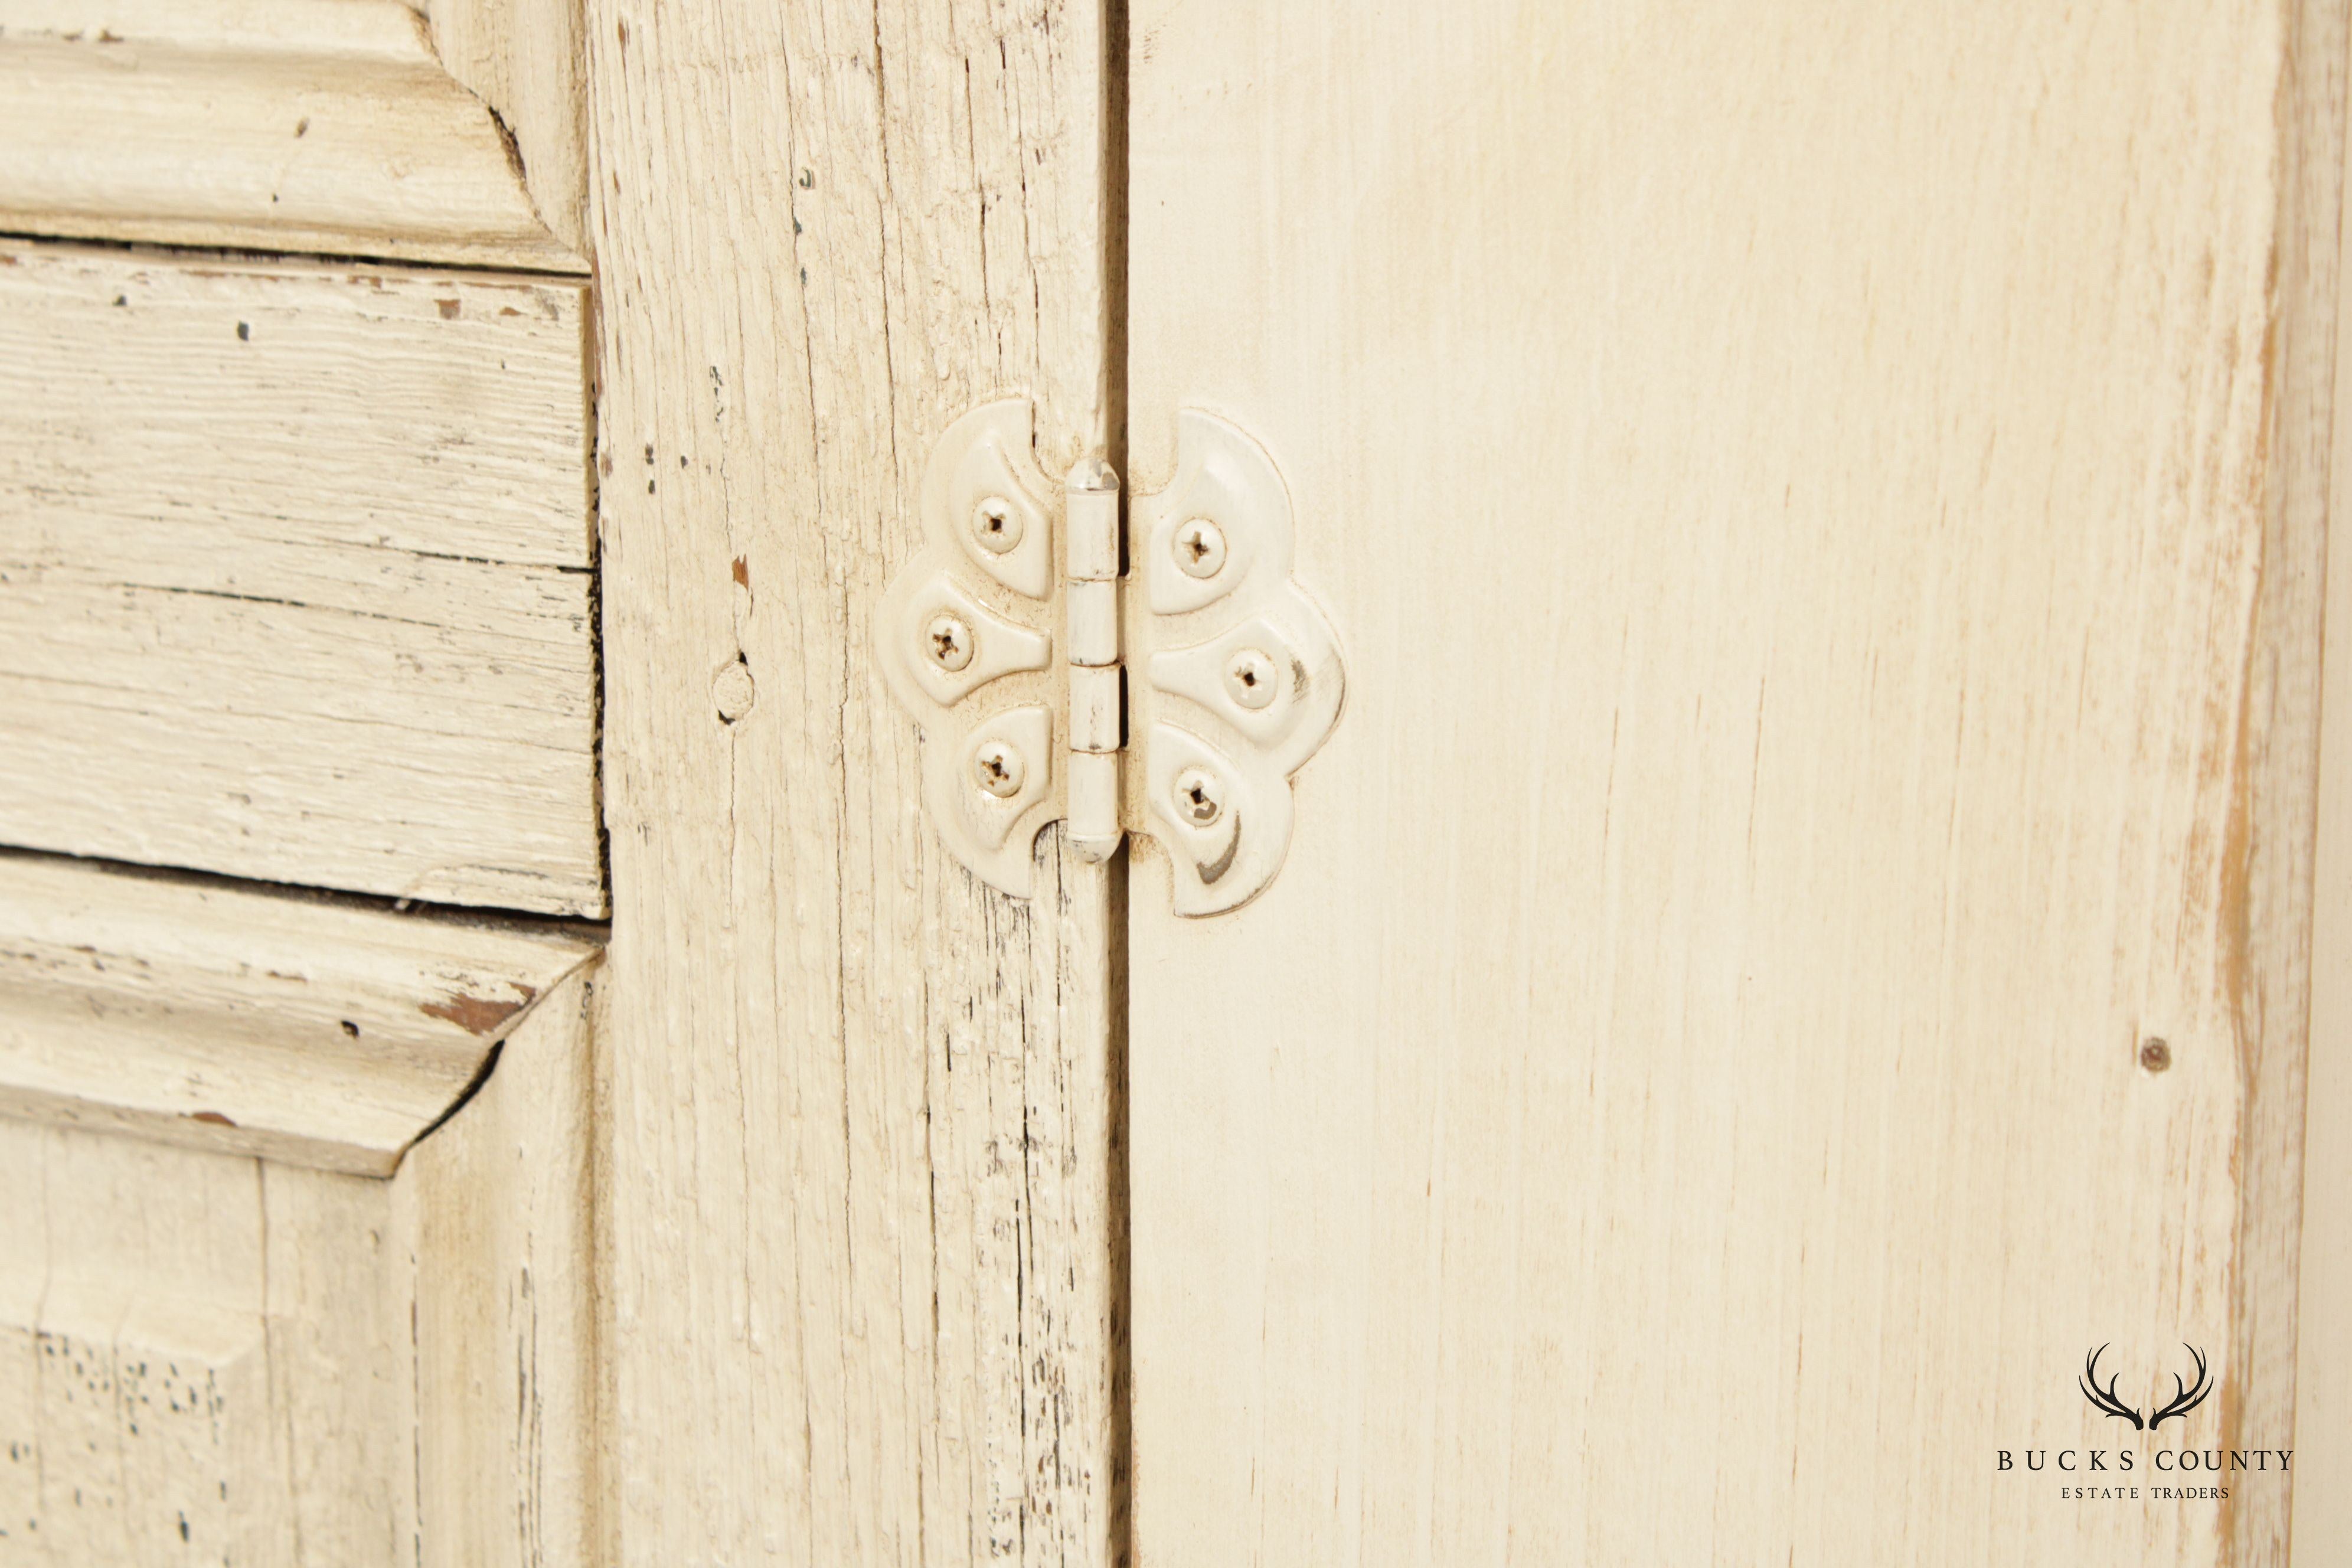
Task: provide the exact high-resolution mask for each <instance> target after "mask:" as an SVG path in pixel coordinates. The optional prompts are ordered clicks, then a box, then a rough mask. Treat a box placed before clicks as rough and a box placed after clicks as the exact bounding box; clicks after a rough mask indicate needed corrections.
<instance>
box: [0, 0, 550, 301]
mask: <svg viewBox="0 0 2352 1568" xmlns="http://www.w3.org/2000/svg"><path fill="white" fill-rule="evenodd" d="M423 9H424V8H423V7H419V6H413V5H407V4H404V3H403V0H276V3H273V4H269V5H261V4H257V3H256V0H0V227H5V228H6V229H9V230H13V231H16V232H23V233H35V234H49V235H58V236H63V237H109V238H118V239H143V240H160V241H166V242H170V243H173V244H179V245H205V246H243V247H254V248H260V249H271V250H313V251H326V252H330V253H333V254H337V255H360V256H379V257H394V258H415V259H421V260H434V261H456V262H466V263H469V264H474V265H481V266H509V267H528V268H538V269H542V270H555V271H584V270H585V269H586V268H585V265H584V263H583V260H582V256H581V248H580V234H579V218H580V210H581V202H582V199H583V191H582V189H581V178H582V170H583V160H582V149H581V140H580V136H581V122H582V116H583V105H582V101H581V96H580V86H579V58H580V40H579V36H578V12H577V7H576V5H573V4H572V3H571V0H440V3H438V4H436V5H433V6H432V7H431V8H430V9H431V14H430V16H429V17H428V16H425V15H424V14H422V12H423Z"/></svg>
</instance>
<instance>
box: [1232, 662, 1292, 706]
mask: <svg viewBox="0 0 2352 1568" xmlns="http://www.w3.org/2000/svg"><path fill="white" fill-rule="evenodd" d="M1277 679H1279V677H1278V675H1277V673H1276V669H1275V666H1274V660H1273V659H1271V658H1267V657H1266V656H1265V654H1264V653H1262V652H1260V651H1259V650H1258V649H1256V648H1254V647H1245V648H1243V649H1242V650H1241V651H1240V652H1238V653H1236V654H1234V657H1233V658H1229V659H1227V660H1225V695H1226V696H1228V697H1230V698H1232V699H1233V700H1234V701H1235V702H1236V703H1238V704H1240V705H1241V706H1242V707H1244V708H1248V709H1252V710H1255V709H1260V708H1268V707H1272V706H1273V704H1274V700H1275V698H1276V695H1278V690H1279V689H1278V688H1277V687H1276V680H1277Z"/></svg>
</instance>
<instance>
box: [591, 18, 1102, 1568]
mask: <svg viewBox="0 0 2352 1568" xmlns="http://www.w3.org/2000/svg"><path fill="white" fill-rule="evenodd" d="M589 16H590V26H589V32H588V36H589V55H590V62H591V77H592V84H593V90H592V92H591V94H590V100H591V103H592V105H593V106H594V110H595V113H596V116H597V119H596V121H595V123H594V128H593V135H592V142H593V146H594V150H595V154H594V155H595V160H596V163H595V169H594V173H593V178H592V179H591V181H590V187H591V191H592V193H593V196H592V200H593V209H592V210H593V216H594V223H593V227H594V231H595V245H596V252H597V265H598V276H599V279H600V288H601V293H600V298H599V304H598V313H597V314H598V321H599V324H600V329H601V331H602V333H603V340H602V341H603V352H602V353H601V355H600V356H599V358H600V363H601V365H602V367H603V370H602V376H601V380H600V388H601V392H602V396H603V403H602V406H601V422H602V426H603V451H604V454H605V458H606V460H607V461H609V463H610V465H611V466H610V468H608V469H607V470H606V474H605V478H604V485H603V488H602V490H601V492H600V495H601V504H602V518H603V525H604V628H605V649H606V656H607V657H606V669H607V671H608V682H607V688H606V693H607V695H606V715H607V728H606V742H605V753H604V755H605V776H606V781H607V795H608V801H609V807H610V814H611V825H612V838H613V858H614V889H615V895H616V902H615V906H614V925H613V946H612V952H611V954H610V957H609V960H608V963H607V967H606V969H605V971H604V973H605V974H606V975H607V976H608V977H609V980H608V982H606V983H605V984H609V995H610V1012H609V1015H608V1023H609V1032H608V1034H607V1036H606V1038H607V1042H608V1043H607V1046H606V1047H605V1049H604V1059H605V1060H606V1061H607V1062H608V1064H609V1072H610V1090H609V1093H608V1095H607V1096H606V1097H605V1100H604V1103H605V1104H607V1105H608V1106H609V1108H610V1116H611V1119H612V1121H611V1139H612V1142H611V1155H610V1159H609V1162H608V1163H607V1164H606V1166H605V1167H604V1175H603V1185H602V1188H601V1191H602V1193H603V1194H604V1199H605V1201H606V1202H607V1203H608V1204H609V1209H608V1212H607V1214H606V1215H605V1232H604V1234H605V1240H606V1250H605V1254H604V1256H605V1258H607V1259H608V1267H609V1270H610V1273H609V1279H607V1280H606V1281H605V1289H607V1290H608V1291H609V1295H608V1296H607V1298H606V1300H607V1301H608V1303H609V1305H608V1311H609V1314H610V1315H609V1318H608V1320H607V1322H606V1325H605V1333H606V1338H605V1341H604V1342H605V1344H606V1346H607V1347H608V1363H609V1366H610V1378H611V1382H610V1384H609V1389H610V1396H611V1401H612V1403H611V1405H610V1406H609V1409H608V1412H607V1416H606V1422H607V1426H606V1429H607V1431H608V1433H609V1435H610V1461H611V1474H612V1476H613V1478H614V1479H613V1483H612V1488H611V1492H610V1497H611V1510H612V1511H611V1514H610V1530H611V1540H612V1541H613V1542H614V1552H615V1554H616V1556H617V1559H618V1560H619V1561H620V1562H623V1563H632V1564H646V1565H648V1568H652V1565H662V1568H667V1565H669V1564H675V1563H737V1562H751V1561H755V1560H760V1559H762V1558H765V1557H767V1556H770V1555H772V1554H775V1553H779V1552H782V1553H786V1554H789V1555H793V1556H796V1557H798V1558H799V1559H801V1560H803V1561H805V1562H808V1563H824V1564H834V1563H857V1564H860V1565H861V1568H862V1565H866V1564H883V1563H893V1564H906V1565H908V1568H912V1565H914V1564H923V1565H925V1568H949V1565H952V1564H978V1563H1023V1564H1032V1565H1037V1568H1043V1565H1045V1564H1053V1565H1055V1568H1076V1565H1079V1564H1085V1565H1087V1568H1104V1565H1107V1564H1108V1563H1113V1562H1115V1561H1118V1552H1120V1551H1121V1550H1122V1544H1123V1542H1124V1536H1125V1520H1124V1516H1123V1513H1122V1504H1121V1499H1122V1497H1123V1492H1124V1479H1125V1478H1124V1475H1123V1468H1124V1459H1123V1451H1122V1449H1121V1447H1120V1445H1119V1441H1118V1425H1117V1415H1116V1408H1115V1405H1114V1403H1113V1384H1112V1379H1113V1375H1114V1368H1115V1367H1116V1365H1117V1350H1116V1336H1117V1333H1118V1319H1117V1305H1116V1296H1115V1291H1116V1288H1117V1280H1118V1273H1117V1271H1116V1268H1115V1258H1116V1256H1117V1255H1116V1251H1115V1247H1116V1245H1117V1231H1116V1217H1115V1215H1116V1210H1115V1208H1114V1205H1113V1203H1112V1185H1111V1184H1112V1181H1113V1179H1114V1174H1115V1173H1116V1171H1117V1170H1118V1163H1119V1162H1118V1155H1117V1152H1116V1149H1115V1146H1114V1144H1113V1142H1112V1136H1113V1129H1114V1127H1115V1126H1116V1124H1117V1123H1116V1114H1117V1112H1116V1102H1115V1099H1114V1095H1115V1092H1116V1089H1115V1085H1116V1075H1115V1073H1114V1071H1113V1068H1112V1061H1111V1058H1110V1054H1109V1053H1110V1037H1111V1035H1110V1031H1111V1019H1112V1016H1113V1013H1112V1008H1113V1006H1114V1002H1113V998H1112V994H1111V991H1110V984H1109V973H1108V958H1107V953H1108V945H1109V931H1110V921H1111V918H1112V910H1113V908H1114V905H1113V903H1112V899H1111V885H1110V880H1109V877H1108V873H1107V872H1106V871H1105V870H1104V869H1103V868H1098V867H1093V866H1087V865H1085V864H1083V863H1081V862H1080V861H1078V860H1077V858H1076V857H1075V856H1073V855H1071V854H1070V853H1068V851H1067V850H1066V847H1064V846H1063V844H1062V842H1061V839H1060V836H1059V835H1058V834H1053V835H1049V836H1048V837H1046V838H1045V840H1044V842H1043V847H1042V848H1041V850H1040V852H1039V853H1040V856H1041V860H1042V863H1041V864H1040V866H1039V868H1038V876H1037V885H1038V893H1037V897H1036V898H1035V900H1034V901H1032V902H1028V903H1019V902H1014V901H1013V900H1007V899H1005V898H1004V897H1003V896H1002V895H999V894H997V893H996V892H994V891H992V889H988V888H986V887H984V886H982V884H980V883H978V882H977V881H975V880H974V879H971V877H970V876H968V875H967V874H966V873H965V872H964V871H963V869H962V868H961V867H960V866H959V865H958V864H957V863H956V862H955V861H954V860H953V859H952V858H950V857H949V856H948V854H947V853H946V851H945V850H943V849H942V848H941V847H940V845H939V843H938V842H937V840H936V839H935V838H934V837H933V836H932V833H931V830H930V828H929V826H928V825H927V824H926V823H925V821H924V820H923V816H922V811H921V805H920V802H921V789H920V768H919V742H918V738H917V733H916V730H915V726H914V724H913V723H912V722H911V721H909V720H908V718H907V717H906V716H905V715H904V713H903V712H902V711H901V710H899V709H898V707H897V705H896V704H895V703H894V702H893V701H892V700H891V699H890V696H889V693H888V691H887V689H886V687H885V685H884V682H883V679H882V675H881V671H880V669H879V667H878V665H877V659H876V656H875V654H874V651H873V649H874V642H873V635H872V634H873V626H872V624H871V620H870V617H871V616H872V614H873V607H874V606H875V605H877V603H878V601H879V600H880V598H881V595H882V592H883V590H884V588H885V587H886V585H887V584H888V583H889V581H890V579H891V577H892V575H893V574H895V573H896V572H897V571H898V569H899V568H900V567H901V566H903V565H904V564H905V563H907V562H908V560H909V559H911V558H912V556H913V555H914V554H915V552H916V551H917V550H918V548H919V542H920V534H921V529H920V525H919V520H918V519H917V518H916V517H915V515H914V500H915V497H916V495H917V493H918V489H919V480H920V476H921V473H922V467H923V461H924V457H925V452H926V449H927V447H928V446H929V443H930V442H931V441H932V440H933V439H934V438H935V437H937V436H938V434H939V433H940V431H941V430H943V429H944V428H946V426H948V424H949V423H950V421H951V420H952V419H953V418H954V417H955V416H957V415H959V414H961V412H962V411H963V410H964V409H965V408H966V407H968V406H970V405H971V404H973V403H975V402H978V401H980V400H982V399H983V398H985V397H987V396H989V395H993V394H999V393H1002V392H1003V391H1005V390H1007V389H1019V390H1025V391H1027V392H1029V393H1031V394H1032V395H1034V397H1035V398H1036V400H1037V403H1038V406H1039V407H1040V408H1041V409H1042V410H1043V411H1044V415H1043V417H1042V419H1041V421H1040V423H1039V426H1038V430H1037V440H1038V444H1039V448H1040V450H1039V454H1038V456H1039V458H1040V459H1041V460H1042V461H1043V462H1044V464H1045V467H1046V468H1047V469H1048V470H1049V471H1052V472H1060V471H1062V470H1063V469H1064V468H1066V467H1067V466H1068V465H1069V464H1070V463H1071V462H1072V461H1073V460H1074V459H1076V458H1077V457H1078V456H1079V455H1080V454H1082V453H1086V452H1088V451H1096V452H1099V451H1102V450H1103V448H1104V443H1105V441H1106V439H1107V437H1108V431H1109V429H1110V428H1111V427H1112V426H1114V425H1115V419H1114V418H1113V416H1112V405H1111V403H1110V400H1109V394H1108V386H1107V378H1106V374H1105V372H1106V363H1107V349H1108V344H1109V342H1111V335H1110V322H1109V320H1108V313H1109V308H1110V300H1111V296H1110V295H1109V293H1108V289H1107V287H1106V284H1107V273H1108V256H1107V254H1106V243H1107V238H1108V232H1109V230H1108V224H1109V218H1108V211H1109V209H1108V205H1107V204H1106V200H1105V180H1104V166H1103V160H1102V135H1103V126H1104V118H1103V116H1104V106H1105V102H1106V97H1107V93H1108V82H1107V80H1106V77H1105V74H1104V72H1105V66H1104V51H1103V43H1104V40H1103V37H1102V34H1101V22H1100V7H1099V6H1097V5H1092V4H1085V3H1080V4H1063V3H1061V0H1020V3H1017V4H1013V5H996V4H968V3H964V0H921V3H918V4H897V3H892V4H887V5H880V6H878V7H877V6H872V5H855V4H835V3H832V0H818V3H813V4H806V5H782V6H773V5H763V6H744V5H738V4H735V3H734V0H687V3H684V4H665V5H658V6H649V5H641V4H638V3H636V0H596V3H595V4H593V5H591V6H590V8H589ZM1112 456H1113V457H1114V458H1116V453H1113V454H1112Z"/></svg>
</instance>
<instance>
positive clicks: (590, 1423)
mask: <svg viewBox="0 0 2352 1568" xmlns="http://www.w3.org/2000/svg"><path fill="white" fill-rule="evenodd" d="M594 990H595V984H594V980H593V966H592V967H586V968H582V969H575V970H573V971H572V973H568V974H566V975H565V976H564V977H563V978H562V980H560V981H559V982H557V983H556V984H555V985H554V986H553V988H551V990H550V991H549V992H548V993H547V994H545V995H543V996H542V997H541V999H540V1000H539V1002H538V1003H537V1004H535V1005H533V1006H532V1007H531V1008H530V1011H529V1012H528V1013H527V1014H526V1015H524V1016H521V1017H520V1018H518V1020H517V1022H516V1026H515V1027H514V1028H513V1030H512V1031H511V1032H510V1033H509V1035H508V1036H507V1037H506V1039H505V1041H504V1043H503V1045H502V1046H501V1047H499V1051H498V1052H497V1053H496V1057H497V1060H496V1064H495V1070H492V1071H490V1072H488V1074H487V1076H486V1077H485V1079H484V1080H483V1081H482V1083H481V1086H480V1088H479V1089H478V1092H476V1093H475V1094H473V1095H472V1096H471V1097H470V1098H469V1099H467V1100H465V1101H464V1102H463V1103H462V1104H461V1105H459V1106H458V1107H457V1109H456V1110H453V1111H452V1112H451V1114H450V1115H449V1117H448V1119H447V1120H446V1121H445V1122H444V1123H442V1124H441V1125H440V1126H438V1127H437V1128H435V1129H433V1130H431V1131H428V1132H427V1133H426V1134H425V1135H424V1136H423V1137H422V1138H420V1139H419V1141H418V1142H416V1143H415V1145H414V1146H413V1147H412V1148H411V1149H410V1150H409V1152H408V1154H407V1157H406V1158H405V1159H404V1161H403V1162H402V1163H401V1166H400V1169H399V1170H398V1172H397V1173H395V1174H394V1176H393V1179H392V1212H393V1230H394V1245H395V1247H397V1248H398V1249H399V1251H398V1252H397V1253H396V1256H397V1257H398V1258H400V1259H401V1260H402V1265H403V1268H404V1272H405V1275H406V1278H407V1279H408V1280H409V1282H410V1287H411V1289H412V1292H413V1296H412V1300H411V1303H410V1304H411V1306H412V1309H413V1315H412V1318H411V1322H412V1323H413V1325H414V1334H413V1339H412V1342H411V1345H410V1347H409V1349H408V1354H409V1356H410V1357H411V1358H412V1376H413V1387H414V1388H415V1424H416V1425H415V1430H416V1432H417V1448H416V1465H417V1475H416V1490H415V1504H414V1506H415V1519H414V1521H413V1524H414V1531H413V1535H412V1539H414V1540H415V1542H416V1543H417V1552H418V1561H419V1562H421V1563H427V1564H456V1563H463V1564H467V1565H468V1568H474V1565H479V1568H526V1565H534V1568H535V1565H542V1564H544V1565H557V1564H564V1565H568V1564H583V1565H585V1564H588V1563H602V1562H604V1561H608V1560H609V1559H607V1558H605V1557H604V1555H603V1554H602V1553H601V1552H600V1551H599V1549H598V1547H597V1544H596V1537H597V1523H596V1510H595V1500H596V1497H597V1495H598V1493H599V1491H600V1486H599V1484H598V1481H597V1475H596V1467H597V1463H598V1454H599V1452H600V1444H599V1443H598V1441H597V1433H596V1427H595V1415H596V1410H597V1405H598V1401H597V1399H596V1391H595V1384H596V1373H597V1367H598V1359H597V1357H596V1354H595V1346H596V1321H595V1312H594V1299H595V1288H594V1282H595V1278H596V1272H595V1265H596V1254H595V1238H594V1234H593V1220H592V1216H593V1212H594V1210H593V1169H594V1161H593V1139H594V1137H595V1130H596V1118H595V1116H594V1114H593V1108H594V1103H595V1102H594V1098H593V1075H592V1063H591V1052H592V1040H593V1034H592V1007H593V1002H592V996H593V992H594Z"/></svg>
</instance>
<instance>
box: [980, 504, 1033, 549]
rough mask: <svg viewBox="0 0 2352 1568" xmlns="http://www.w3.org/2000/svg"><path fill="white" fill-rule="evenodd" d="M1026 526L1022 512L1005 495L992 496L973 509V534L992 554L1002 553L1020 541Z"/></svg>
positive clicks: (982, 546)
mask: <svg viewBox="0 0 2352 1568" xmlns="http://www.w3.org/2000/svg"><path fill="white" fill-rule="evenodd" d="M1026 526H1027V525H1026V524H1024V522H1023V521H1021V513H1020V512H1019V511H1018V510H1016V509H1015V508H1014V507H1013V503H1012V502H1011V501H1009V500H1005V499H1004V498H1003V496H991V497H989V498H988V499H987V500H984V501H982V502H981V503H980V504H979V505H978V506H976V507H974V508H972V509H971V536H972V537H973V538H974V539H977V540H979V541H980V547H981V548H982V550H985V551H987V552H989V553H990V554H991V555H1002V554H1003V553H1004V552H1006V551H1008V550H1011V549H1012V548H1013V546H1014V545H1016V544H1018V543H1020V542H1021V533H1022V530H1023V529H1024V528H1025V527H1026Z"/></svg>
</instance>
